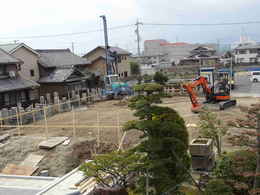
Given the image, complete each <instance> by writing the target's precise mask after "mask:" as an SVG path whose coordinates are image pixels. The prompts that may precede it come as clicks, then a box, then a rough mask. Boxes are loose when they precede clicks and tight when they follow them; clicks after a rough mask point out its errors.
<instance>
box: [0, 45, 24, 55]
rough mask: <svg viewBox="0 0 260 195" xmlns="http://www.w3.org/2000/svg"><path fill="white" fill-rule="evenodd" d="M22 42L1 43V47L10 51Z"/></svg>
mask: <svg viewBox="0 0 260 195" xmlns="http://www.w3.org/2000/svg"><path fill="white" fill-rule="evenodd" d="M19 45H20V43H10V44H1V45H0V48H1V49H3V50H5V51H6V52H8V53H10V52H11V51H12V50H14V49H15V48H16V47H18V46H19Z"/></svg>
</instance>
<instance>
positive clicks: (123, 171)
mask: <svg viewBox="0 0 260 195" xmlns="http://www.w3.org/2000/svg"><path fill="white" fill-rule="evenodd" d="M141 159H142V155H141V154H137V153H133V152H132V151H126V152H121V151H119V152H112V153H109V154H102V155H98V156H96V157H95V159H94V160H93V161H90V162H87V163H84V164H83V165H82V166H81V167H80V170H82V171H83V172H84V173H85V174H86V175H87V176H88V177H94V178H95V179H96V181H97V183H98V184H99V185H100V186H102V187H121V188H124V189H126V188H127V187H128V186H129V185H130V183H131V181H132V180H133V179H134V176H136V175H138V174H139V172H141V170H142V166H143V165H142V160H141Z"/></svg>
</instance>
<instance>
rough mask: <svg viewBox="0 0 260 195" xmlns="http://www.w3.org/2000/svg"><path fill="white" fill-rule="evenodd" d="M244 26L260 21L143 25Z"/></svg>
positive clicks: (148, 24)
mask: <svg viewBox="0 0 260 195" xmlns="http://www.w3.org/2000/svg"><path fill="white" fill-rule="evenodd" d="M243 24H260V21H248V22H231V23H228V22H227V23H204V24H203V23H201V24H199V23H197V24H196V23H195V24H191V23H190V24H184V23H176V24H163V23H143V25H146V26H232V25H243Z"/></svg>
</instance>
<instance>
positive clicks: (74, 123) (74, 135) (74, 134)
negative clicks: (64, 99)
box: [71, 106, 76, 138]
mask: <svg viewBox="0 0 260 195" xmlns="http://www.w3.org/2000/svg"><path fill="white" fill-rule="evenodd" d="M71 109H72V124H73V137H74V138H75V137H76V121H75V110H74V107H73V106H72V108H71Z"/></svg>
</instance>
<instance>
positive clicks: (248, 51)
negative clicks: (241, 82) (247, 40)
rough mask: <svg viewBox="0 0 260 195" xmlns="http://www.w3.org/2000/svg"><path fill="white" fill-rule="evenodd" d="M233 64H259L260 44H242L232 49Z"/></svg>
mask: <svg viewBox="0 0 260 195" xmlns="http://www.w3.org/2000/svg"><path fill="white" fill-rule="evenodd" d="M234 56H235V63H238V64H240V63H258V62H260V44H244V45H242V46H239V47H237V48H235V49H234Z"/></svg>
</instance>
